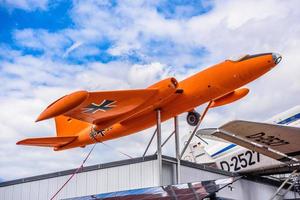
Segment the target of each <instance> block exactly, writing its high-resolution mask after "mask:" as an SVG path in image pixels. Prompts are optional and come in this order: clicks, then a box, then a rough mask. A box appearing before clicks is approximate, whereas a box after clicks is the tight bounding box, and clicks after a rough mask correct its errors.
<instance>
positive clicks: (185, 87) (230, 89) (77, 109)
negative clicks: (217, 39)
mask: <svg viewBox="0 0 300 200" xmlns="http://www.w3.org/2000/svg"><path fill="white" fill-rule="evenodd" d="M280 60H281V56H279V55H278V54H272V53H266V54H259V55H248V56H245V57H243V58H242V59H240V60H238V61H231V60H226V61H224V62H221V63H219V64H217V65H214V66H212V67H209V68H207V69H205V70H203V71H201V72H199V73H196V74H194V75H192V76H190V77H188V78H186V79H185V80H183V81H181V82H177V80H176V79H175V78H168V79H165V80H162V81H159V82H158V83H156V84H154V85H152V86H150V87H148V88H146V89H140V90H120V91H99V92H86V91H79V92H75V93H72V94H70V95H67V96H65V97H62V98H61V99H59V100H57V101H56V102H54V103H52V104H51V105H50V106H48V107H47V108H46V109H45V110H44V111H43V112H42V113H41V115H40V116H39V117H38V120H37V121H40V120H44V119H49V118H52V117H55V121H56V129H57V136H58V137H51V138H33V139H26V140H22V141H20V142H18V143H17V144H22V145H33V146H38V143H40V144H41V145H39V146H49V147H55V148H54V150H64V149H69V148H74V147H82V146H85V145H88V144H92V143H95V142H99V141H106V140H111V139H116V138H119V137H123V136H126V135H129V134H132V133H135V132H138V131H141V130H144V129H146V128H149V127H151V126H153V125H155V123H156V118H155V116H156V115H155V110H156V109H160V110H161V119H162V121H165V120H168V119H170V118H172V117H174V116H176V115H179V114H181V113H184V112H188V111H190V110H193V109H194V108H195V107H197V106H200V105H202V104H204V103H206V102H209V101H212V105H211V107H217V106H222V105H226V104H229V103H231V102H234V101H236V100H238V99H240V98H242V97H244V96H245V95H247V94H248V92H249V90H248V89H246V88H243V89H239V88H240V87H242V86H243V85H245V84H247V83H249V82H251V81H253V80H255V79H257V78H259V77H260V76H262V75H263V74H265V73H266V72H268V71H269V70H271V69H272V68H273V67H274V66H276V64H278V62H279V61H280ZM64 136H65V137H68V138H64ZM72 136H74V137H75V138H74V139H72ZM53 138H56V139H53ZM53 142H56V144H53ZM47 144H49V145H47Z"/></svg>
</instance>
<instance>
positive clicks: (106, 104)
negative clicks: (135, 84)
mask: <svg viewBox="0 0 300 200" xmlns="http://www.w3.org/2000/svg"><path fill="white" fill-rule="evenodd" d="M114 103H116V101H112V100H103V101H102V103H100V104H96V103H91V104H90V105H88V106H87V107H85V108H83V109H84V111H83V112H84V113H93V114H94V113H96V112H97V111H99V110H100V111H102V112H106V111H107V110H110V109H112V108H113V107H115V106H116V105H114Z"/></svg>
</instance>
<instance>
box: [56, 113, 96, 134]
mask: <svg viewBox="0 0 300 200" xmlns="http://www.w3.org/2000/svg"><path fill="white" fill-rule="evenodd" d="M91 126H92V124H90V123H87V122H84V121H80V120H77V119H74V118H71V117H66V116H64V115H59V116H57V117H55V127H56V135H57V137H64V136H75V135H78V133H79V132H80V131H81V130H83V129H85V128H87V127H91Z"/></svg>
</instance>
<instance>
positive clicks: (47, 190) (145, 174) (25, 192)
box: [0, 160, 159, 200]
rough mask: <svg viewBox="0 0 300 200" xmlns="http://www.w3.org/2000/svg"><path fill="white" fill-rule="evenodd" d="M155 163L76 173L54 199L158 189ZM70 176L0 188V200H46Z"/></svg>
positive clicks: (149, 162)
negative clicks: (129, 190) (142, 188)
mask: <svg viewBox="0 0 300 200" xmlns="http://www.w3.org/2000/svg"><path fill="white" fill-rule="evenodd" d="M157 169H158V168H157V161H156V160H152V161H146V162H140V163H135V164H129V165H123V166H118V167H110V168H105V169H98V170H93V171H88V172H83V173H79V174H77V175H76V176H74V177H73V179H72V180H71V181H70V182H69V183H68V184H67V185H66V186H65V188H64V189H63V190H62V191H61V192H60V193H59V195H58V196H57V199H62V198H70V197H76V196H84V195H91V194H99V193H106V192H113V191H119V190H127V189H136V188H141V187H152V186H158V181H159V180H158V170H157ZM69 177H70V175H67V176H60V177H55V178H50V179H44V180H39V181H33V182H27V183H21V184H16V185H10V186H5V187H0V200H38V199H50V198H51V197H52V196H53V195H54V194H55V193H56V192H57V191H58V189H59V188H60V187H61V186H62V185H63V184H64V183H65V182H66V181H67V179H68V178H69Z"/></svg>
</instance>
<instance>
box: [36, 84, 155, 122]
mask: <svg viewBox="0 0 300 200" xmlns="http://www.w3.org/2000/svg"><path fill="white" fill-rule="evenodd" d="M156 93H157V90H156V89H141V90H119V91H101V92H87V91H78V92H74V93H72V94H70V95H67V96H64V97H62V98H60V99H59V100H57V101H55V102H54V103H52V104H51V105H50V106H48V107H47V108H46V109H45V110H44V111H43V112H42V113H41V115H40V116H39V118H38V119H37V121H40V120H44V119H48V118H52V117H56V116H59V115H64V116H68V117H71V118H75V119H78V120H81V121H85V122H89V123H92V124H98V123H101V122H103V121H108V120H110V119H112V118H116V117H118V116H120V115H122V114H125V113H127V112H129V111H132V110H134V109H136V108H137V107H139V106H141V105H142V104H143V103H145V102H147V101H148V100H149V99H150V98H151V97H152V96H153V95H155V94H156Z"/></svg>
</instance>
